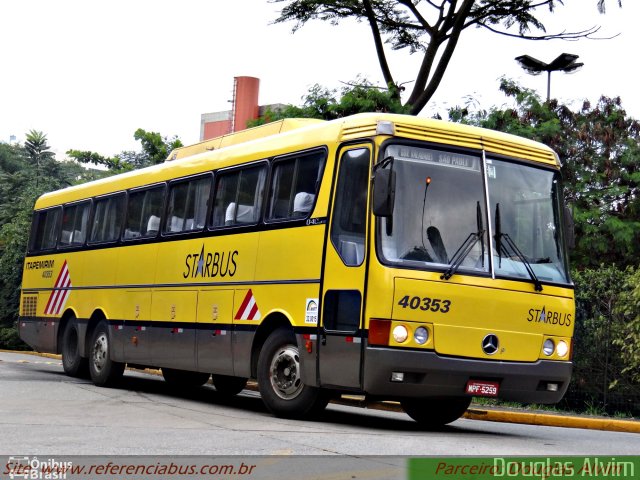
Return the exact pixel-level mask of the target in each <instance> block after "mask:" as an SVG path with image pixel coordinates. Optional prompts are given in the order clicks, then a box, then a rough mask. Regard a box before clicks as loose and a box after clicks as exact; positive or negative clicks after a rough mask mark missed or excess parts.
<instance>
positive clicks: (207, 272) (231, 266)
mask: <svg viewBox="0 0 640 480" xmlns="http://www.w3.org/2000/svg"><path fill="white" fill-rule="evenodd" d="M237 256H238V251H237V250H233V251H228V252H206V251H205V249H204V244H203V245H202V249H201V250H200V253H189V254H188V255H187V256H186V257H185V260H184V264H185V269H184V272H183V273H182V276H183V277H184V278H198V277H202V278H214V277H222V278H224V277H226V276H227V275H228V276H230V277H233V276H234V275H235V274H236V271H237V268H238V265H237V263H236V257H237Z"/></svg>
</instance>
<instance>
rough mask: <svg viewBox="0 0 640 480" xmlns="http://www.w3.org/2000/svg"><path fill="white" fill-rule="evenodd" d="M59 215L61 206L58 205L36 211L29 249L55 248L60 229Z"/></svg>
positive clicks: (34, 250) (33, 250)
mask: <svg viewBox="0 0 640 480" xmlns="http://www.w3.org/2000/svg"><path fill="white" fill-rule="evenodd" d="M61 216H62V208H60V207H57V208H51V209H49V210H43V211H39V212H36V214H35V215H34V217H33V226H32V229H31V232H32V233H31V248H30V250H31V251H32V252H38V251H41V250H51V249H52V248H55V246H56V241H57V240H58V232H59V231H60V218H61Z"/></svg>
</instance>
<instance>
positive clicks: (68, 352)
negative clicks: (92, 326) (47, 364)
mask: <svg viewBox="0 0 640 480" xmlns="http://www.w3.org/2000/svg"><path fill="white" fill-rule="evenodd" d="M79 339H80V336H79V334H78V322H77V321H76V318H75V317H71V318H70V319H69V321H68V322H67V324H66V325H65V327H64V331H63V332H62V346H61V349H60V350H61V353H62V368H63V370H64V373H66V374H67V375H69V376H70V377H80V378H85V377H88V376H89V361H88V360H87V359H86V358H82V356H80V348H79V345H80V343H79Z"/></svg>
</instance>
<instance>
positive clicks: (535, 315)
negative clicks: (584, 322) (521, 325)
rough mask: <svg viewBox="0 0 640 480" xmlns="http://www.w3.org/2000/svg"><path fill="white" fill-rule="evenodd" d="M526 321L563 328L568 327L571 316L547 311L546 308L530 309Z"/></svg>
mask: <svg viewBox="0 0 640 480" xmlns="http://www.w3.org/2000/svg"><path fill="white" fill-rule="evenodd" d="M527 321H529V322H537V323H540V322H542V323H549V324H551V325H562V326H564V327H568V326H570V325H571V314H570V313H563V312H554V311H553V310H548V309H547V307H544V306H543V307H542V308H541V309H540V308H530V309H529V316H528V317H527Z"/></svg>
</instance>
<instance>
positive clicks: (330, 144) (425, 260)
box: [19, 114, 574, 426]
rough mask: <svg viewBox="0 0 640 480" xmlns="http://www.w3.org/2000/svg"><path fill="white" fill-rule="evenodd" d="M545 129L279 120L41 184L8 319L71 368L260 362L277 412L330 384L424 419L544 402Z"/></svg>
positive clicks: (550, 188) (398, 120)
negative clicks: (146, 162) (97, 175)
mask: <svg viewBox="0 0 640 480" xmlns="http://www.w3.org/2000/svg"><path fill="white" fill-rule="evenodd" d="M559 168H560V164H559V160H558V157H557V155H556V154H555V153H554V152H553V151H552V150H551V149H549V148H548V147H546V146H544V145H541V144H539V143H536V142H533V141H529V140H525V139H522V138H518V137H515V136H511V135H507V134H503V133H499V132H494V131H490V130H483V129H479V128H474V127H469V126H465V125H460V124H452V123H446V122H441V121H437V120H432V119H424V118H416V117H411V116H403V115H393V114H360V115H354V116H351V117H347V118H343V119H339V120H335V121H329V122H325V121H320V120H295V119H291V120H284V121H280V122H276V123H273V124H269V125H265V126H262V127H257V128H255V129H250V130H246V131H243V132H239V133H236V134H231V135H227V136H224V137H220V138H217V139H213V140H209V141H206V142H202V143H199V144H196V145H192V146H189V147H184V148H181V149H177V150H175V151H174V152H172V153H171V155H170V157H169V158H168V159H167V161H166V162H164V163H163V164H161V165H156V166H153V167H149V168H145V169H141V170H137V171H132V172H128V173H125V174H122V175H117V176H113V177H110V178H106V179H102V180H98V181H95V182H91V183H86V184H83V185H78V186H73V187H70V188H66V189H64V190H60V191H57V192H52V193H47V194H45V195H43V196H42V197H40V198H39V199H38V201H37V203H36V205H35V211H34V216H33V224H32V231H31V237H30V243H29V249H28V254H27V257H26V260H25V263H24V277H23V285H22V296H21V311H20V320H19V331H20V335H21V337H22V339H23V340H24V341H25V342H27V343H28V344H29V345H31V346H32V347H33V348H34V349H36V350H40V351H44V352H58V353H61V354H62V363H63V367H64V371H65V372H66V373H67V374H68V375H74V376H81V375H86V374H87V370H88V374H89V375H90V377H91V379H92V380H93V382H94V383H95V384H97V385H103V386H108V385H113V384H114V383H116V382H117V381H118V379H119V378H120V377H121V376H122V373H123V370H124V367H125V364H128V365H133V366H144V367H156V368H160V369H162V373H163V375H164V378H165V379H166V381H167V382H169V383H171V384H174V385H176V386H180V387H196V386H200V385H203V384H204V383H205V382H207V381H208V379H209V378H210V376H211V378H212V382H213V385H214V386H215V388H216V390H218V391H219V392H221V393H222V394H227V395H233V394H237V393H238V392H240V391H241V390H242V389H243V388H244V387H245V385H246V382H247V380H248V379H256V380H257V382H258V386H259V391H260V394H261V397H262V400H263V401H264V403H265V404H266V406H267V407H268V409H269V410H270V411H271V412H273V413H274V414H275V415H278V416H283V417H304V416H306V415H310V414H313V413H315V412H318V411H320V410H321V409H323V408H324V407H325V406H326V404H327V402H328V401H329V399H330V398H331V396H333V395H339V394H344V393H348V392H351V393H356V394H360V395H366V396H367V397H369V398H375V399H391V400H397V401H399V402H400V403H401V404H402V406H403V408H404V410H405V411H406V412H407V413H408V414H409V416H411V417H412V418H413V419H414V420H416V421H418V422H420V423H421V424H423V425H427V426H435V425H443V424H446V423H449V422H452V421H454V420H455V419H457V418H459V417H460V416H461V415H462V414H463V413H464V411H465V410H466V409H467V407H468V406H469V403H470V400H471V398H472V397H474V396H489V397H497V398H502V399H506V400H514V401H522V402H535V403H553V402H557V401H559V400H560V399H561V398H562V396H563V394H564V392H565V391H566V389H567V386H568V382H569V379H570V376H571V369H572V363H571V341H572V334H573V327H574V293H573V285H572V282H571V279H570V277H569V273H568V267H567V254H566V248H565V244H566V243H567V241H566V239H567V238H568V235H569V233H570V232H569V230H568V229H567V228H566V225H565V224H566V223H568V222H566V221H565V215H564V212H565V209H564V207H563V201H562V187H561V178H560V171H559Z"/></svg>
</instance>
